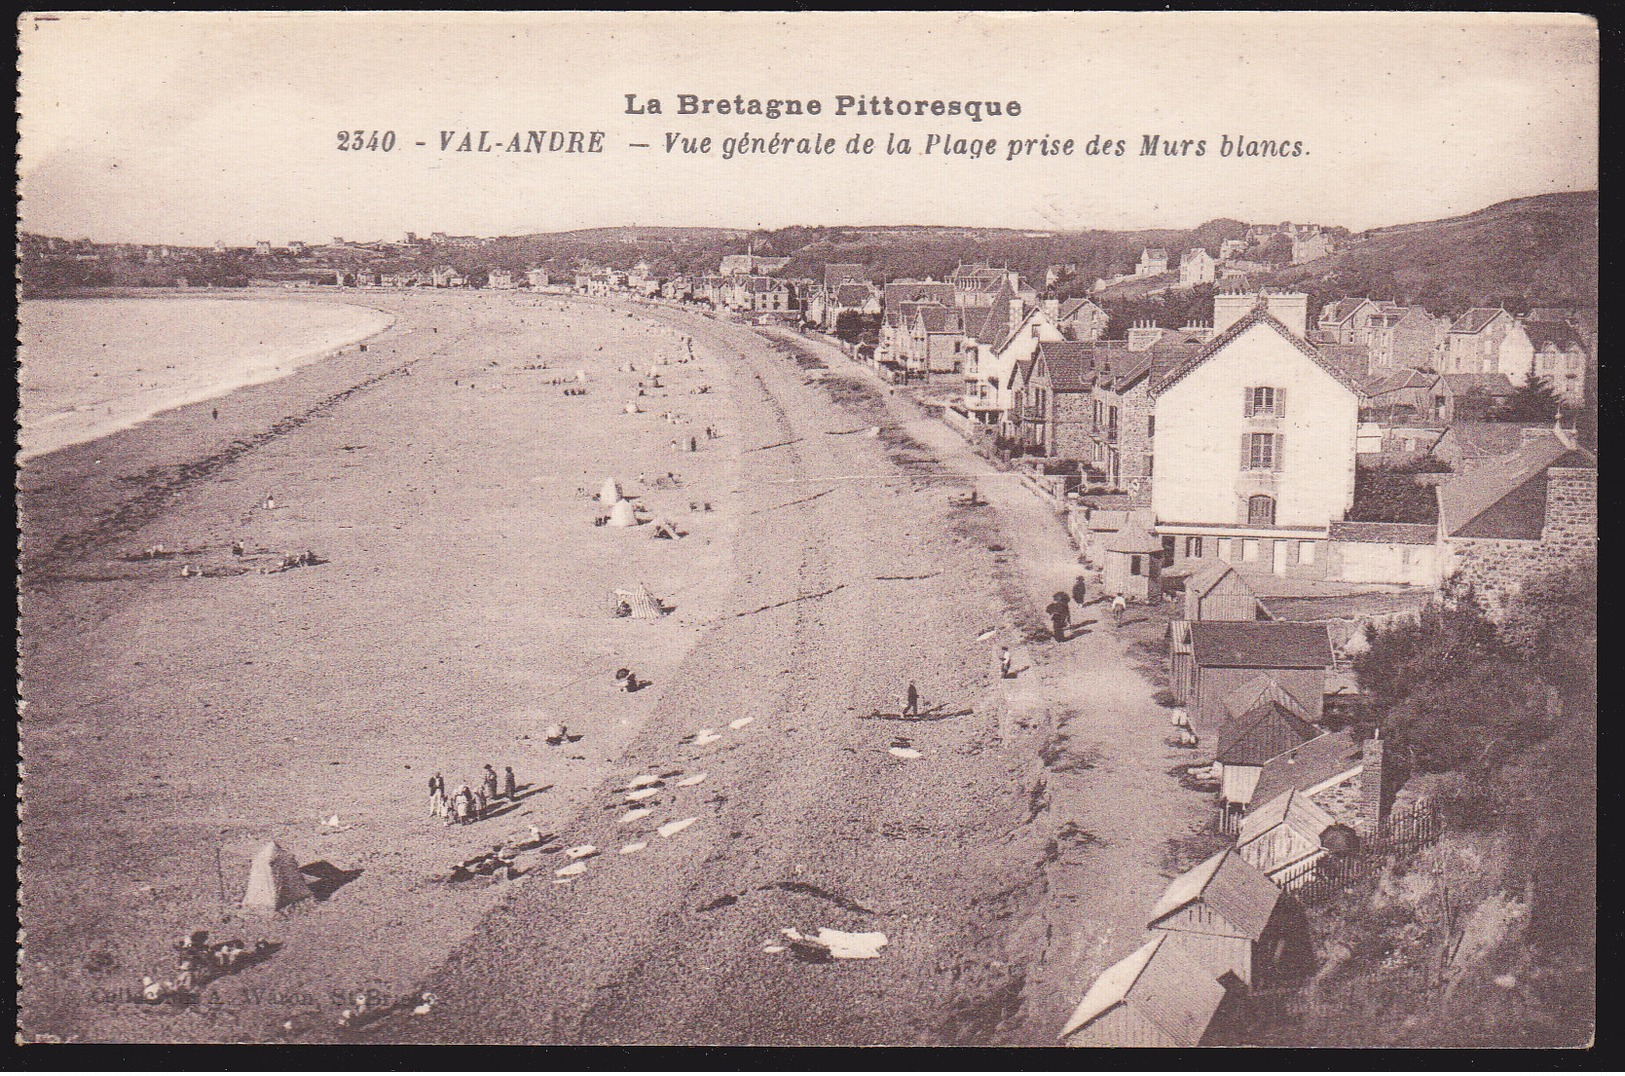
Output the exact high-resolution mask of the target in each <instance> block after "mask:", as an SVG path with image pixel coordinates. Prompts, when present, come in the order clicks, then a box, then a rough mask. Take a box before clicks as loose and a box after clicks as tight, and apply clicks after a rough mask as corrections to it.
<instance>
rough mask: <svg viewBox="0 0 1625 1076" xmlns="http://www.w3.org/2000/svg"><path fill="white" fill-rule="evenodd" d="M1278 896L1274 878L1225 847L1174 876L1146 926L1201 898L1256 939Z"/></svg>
mask: <svg viewBox="0 0 1625 1076" xmlns="http://www.w3.org/2000/svg"><path fill="white" fill-rule="evenodd" d="M1280 899H1281V890H1280V888H1279V887H1278V886H1277V885H1276V884H1275V883H1274V882H1272V881H1270V880H1269V879H1268V878H1266V877H1264V875H1263V874H1261V873H1260V872H1259V870H1258V868H1256V867H1254V866H1253V865H1252V864H1250V863H1248V862H1247V861H1246V860H1244V859H1242V858H1241V857H1240V856H1239V855H1237V854H1236V850H1235V849H1234V848H1226V849H1224V850H1223V851H1221V852H1219V853H1218V854H1216V855H1214V856H1211V857H1210V858H1208V859H1207V860H1206V861H1204V862H1202V863H1200V864H1198V865H1197V866H1194V867H1192V868H1191V869H1190V870H1188V871H1186V872H1185V873H1184V874H1181V875H1180V876H1179V877H1178V878H1175V879H1174V880H1173V882H1172V883H1170V884H1169V886H1168V888H1167V889H1166V890H1165V891H1164V892H1163V894H1162V897H1161V899H1159V900H1158V901H1157V903H1156V905H1155V906H1154V907H1153V908H1152V909H1151V916H1150V919H1149V920H1147V922H1146V926H1147V927H1149V928H1155V927H1156V925H1157V923H1158V922H1160V921H1161V920H1163V919H1166V918H1167V917H1168V916H1170V915H1173V914H1174V913H1175V912H1177V911H1179V910H1180V909H1181V908H1183V907H1185V906H1186V905H1187V904H1190V903H1191V902H1192V901H1197V900H1200V901H1201V902H1202V903H1203V904H1206V905H1207V906H1208V907H1209V908H1212V909H1213V910H1214V911H1215V912H1217V913H1218V914H1219V915H1221V916H1223V917H1224V919H1225V921H1226V922H1227V923H1229V924H1230V925H1231V926H1233V927H1235V928H1236V929H1237V930H1239V931H1240V932H1241V936H1242V937H1244V938H1246V939H1248V940H1249V941H1257V940H1258V939H1259V938H1261V937H1263V936H1264V928H1265V927H1267V926H1269V922H1270V916H1272V915H1274V914H1275V905H1276V904H1277V903H1278V902H1279V901H1280Z"/></svg>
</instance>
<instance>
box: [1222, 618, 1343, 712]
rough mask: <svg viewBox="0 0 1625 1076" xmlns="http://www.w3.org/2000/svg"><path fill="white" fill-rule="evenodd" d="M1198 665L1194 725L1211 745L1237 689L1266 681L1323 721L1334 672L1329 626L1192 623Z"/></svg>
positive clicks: (1284, 622) (1281, 622)
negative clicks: (1227, 701)
mask: <svg viewBox="0 0 1625 1076" xmlns="http://www.w3.org/2000/svg"><path fill="white" fill-rule="evenodd" d="M1190 631H1191V662H1192V664H1193V665H1194V666H1195V670H1196V673H1195V677H1194V681H1193V684H1194V690H1193V692H1192V698H1193V705H1192V707H1191V715H1190V716H1191V724H1192V727H1193V729H1194V730H1195V732H1196V733H1197V735H1198V736H1200V737H1201V738H1202V740H1203V741H1204V742H1208V741H1210V740H1211V738H1212V737H1213V736H1214V734H1215V733H1217V732H1218V730H1219V728H1220V727H1221V726H1222V725H1223V724H1224V720H1225V707H1224V700H1225V698H1226V697H1227V696H1229V695H1230V693H1231V692H1233V691H1235V690H1236V689H1237V688H1238V687H1241V686H1242V685H1244V684H1246V683H1248V682H1249V681H1252V680H1254V679H1256V678H1257V677H1259V676H1260V675H1263V676H1266V677H1268V678H1269V679H1271V680H1273V681H1275V682H1276V683H1277V684H1279V685H1280V686H1281V687H1282V688H1284V689H1285V690H1286V692H1287V694H1288V695H1290V696H1291V697H1292V698H1294V699H1296V700H1297V701H1298V703H1299V704H1300V705H1301V706H1302V707H1303V709H1304V716H1305V717H1306V718H1307V719H1308V720H1310V721H1314V722H1318V721H1319V720H1320V715H1321V712H1322V708H1323V706H1324V704H1325V703H1324V700H1325V693H1326V671H1327V670H1328V669H1330V668H1331V667H1332V646H1331V639H1330V637H1329V635H1328V634H1327V631H1326V625H1325V624H1316V623H1302V622H1294V621H1239V620H1198V621H1195V622H1193V623H1192V624H1191V627H1190Z"/></svg>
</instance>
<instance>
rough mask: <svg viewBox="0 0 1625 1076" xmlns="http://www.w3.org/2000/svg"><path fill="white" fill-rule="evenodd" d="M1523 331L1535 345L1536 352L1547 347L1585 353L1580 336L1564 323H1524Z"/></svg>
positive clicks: (1571, 326)
mask: <svg viewBox="0 0 1625 1076" xmlns="http://www.w3.org/2000/svg"><path fill="white" fill-rule="evenodd" d="M1523 331H1524V333H1525V334H1527V335H1528V337H1529V342H1530V343H1531V344H1534V345H1535V350H1536V351H1544V350H1545V349H1546V348H1548V347H1551V348H1554V349H1556V350H1558V351H1570V350H1578V351H1582V352H1583V351H1585V344H1583V343H1582V342H1581V341H1580V334H1579V333H1577V332H1575V331H1574V326H1573V325H1570V324H1569V323H1568V322H1566V321H1526V322H1524V323H1523Z"/></svg>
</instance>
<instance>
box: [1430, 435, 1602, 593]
mask: <svg viewBox="0 0 1625 1076" xmlns="http://www.w3.org/2000/svg"><path fill="white" fill-rule="evenodd" d="M1449 547H1450V554H1451V561H1452V566H1453V568H1454V570H1455V573H1456V578H1457V580H1458V582H1461V583H1464V584H1470V585H1471V586H1472V588H1473V592H1474V594H1476V595H1477V596H1478V597H1479V598H1480V599H1482V600H1483V602H1484V605H1485V609H1486V611H1487V612H1488V613H1489V615H1490V616H1491V617H1497V618H1498V617H1500V616H1501V614H1502V613H1503V612H1505V609H1506V603H1507V601H1508V600H1509V599H1510V598H1512V597H1513V596H1515V595H1516V594H1517V593H1518V592H1519V590H1521V589H1522V587H1523V584H1524V583H1525V582H1526V581H1527V580H1529V579H1531V578H1534V577H1536V576H1540V575H1545V574H1548V573H1550V572H1555V571H1560V570H1562V569H1564V568H1568V567H1572V566H1574V565H1576V564H1579V563H1581V562H1582V561H1585V560H1586V559H1588V558H1590V557H1594V556H1595V555H1596V552H1597V471H1596V469H1595V468H1592V467H1553V468H1550V469H1549V470H1548V471H1547V472H1546V517H1545V521H1544V524H1543V526H1542V529H1541V537H1540V538H1539V539H1538V540H1519V539H1510V538H1501V539H1495V538H1453V539H1450V541H1449Z"/></svg>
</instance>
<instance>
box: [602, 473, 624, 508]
mask: <svg viewBox="0 0 1625 1076" xmlns="http://www.w3.org/2000/svg"><path fill="white" fill-rule="evenodd" d="M620 499H621V484H620V483H619V482H617V481H615V480H614V479H613V478H606V479H604V484H603V485H602V486H600V487H599V489H598V503H599V504H614V503H615V502H616V501H618V500H620Z"/></svg>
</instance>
